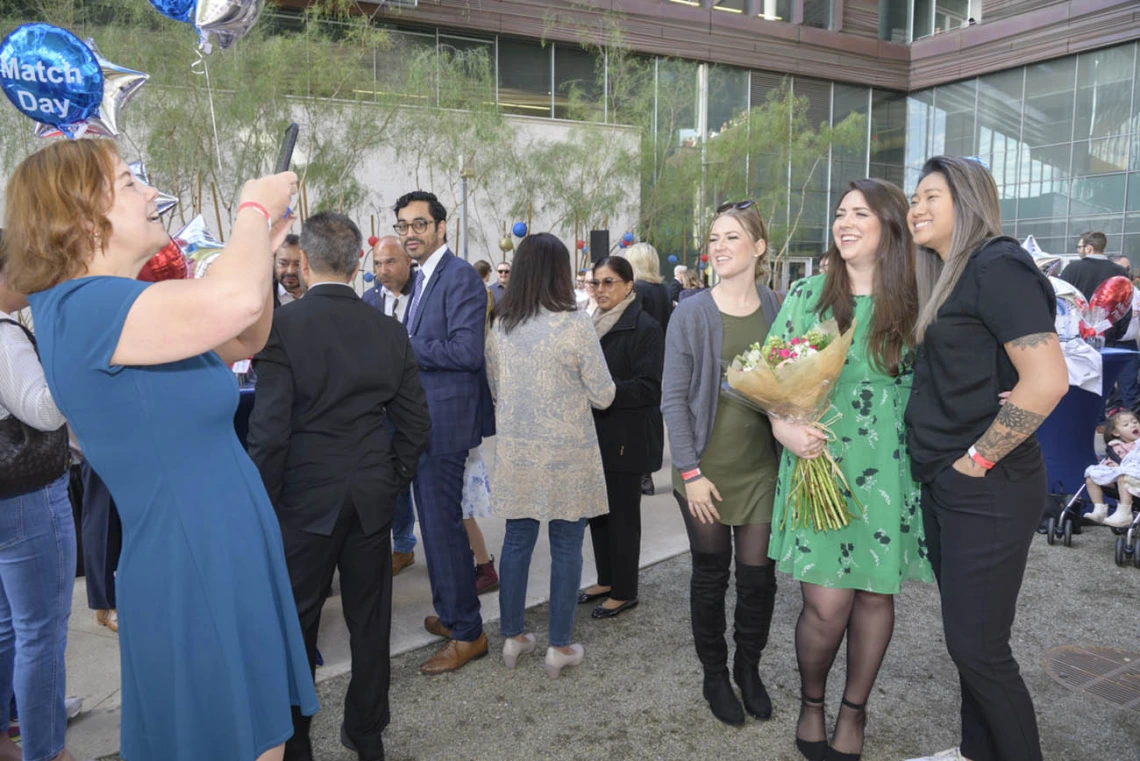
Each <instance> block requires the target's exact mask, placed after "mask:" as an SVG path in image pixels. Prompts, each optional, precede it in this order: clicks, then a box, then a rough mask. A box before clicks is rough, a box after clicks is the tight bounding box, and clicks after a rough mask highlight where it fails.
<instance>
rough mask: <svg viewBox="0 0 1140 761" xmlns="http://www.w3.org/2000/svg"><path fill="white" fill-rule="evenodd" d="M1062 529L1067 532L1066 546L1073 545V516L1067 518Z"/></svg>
mask: <svg viewBox="0 0 1140 761" xmlns="http://www.w3.org/2000/svg"><path fill="white" fill-rule="evenodd" d="M1061 530H1062V531H1063V532H1064V533H1065V546H1066V547H1072V546H1073V521H1072V519H1071V518H1066V519H1065V522H1064V523H1063V524H1062V526H1061Z"/></svg>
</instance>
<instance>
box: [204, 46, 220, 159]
mask: <svg viewBox="0 0 1140 761" xmlns="http://www.w3.org/2000/svg"><path fill="white" fill-rule="evenodd" d="M202 68H203V69H205V71H206V95H207V97H208V98H209V100H210V122H211V124H213V127H214V157H215V158H216V159H217V160H218V177H219V179H220V178H221V175H222V144H221V142H220V141H219V140H218V117H217V115H216V114H215V113H214V88H213V87H211V86H210V64H209V62H208V61H205V60H203V61H202Z"/></svg>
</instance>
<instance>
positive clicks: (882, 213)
mask: <svg viewBox="0 0 1140 761" xmlns="http://www.w3.org/2000/svg"><path fill="white" fill-rule="evenodd" d="M856 190H857V191H859V192H860V193H862V194H863V197H864V198H865V199H867V205H868V206H869V207H870V208H871V211H872V213H874V215H875V216H876V217H878V218H879V229H880V236H881V237H880V238H879V250H878V252H877V255H876V257H875V279H874V282H873V285H872V288H873V290H872V297H871V298H872V304H873V306H874V311H873V314H874V317H872V319H871V332H870V334H868V336H867V353H868V356H869V358H870V360H871V364H872V365H873V366H874V367H875V368H876V369H878V370H879V371H880V372H884V373H887V374H889V375H892V376H897V375H898V374H899V373H900V372H901V371H902V369H903V366H904V365H905V364H906V359H907V357H906V355H907V353H908V346H910V345H912V344H913V339H914V325H915V322H916V321H917V319H918V289H917V287H916V285H915V279H914V241H913V239H912V238H911V235H910V228H909V227H907V224H906V213H907V200H906V195H905V194H904V193H903V192H902V190H900V189H899V188H898V186H896V185H894V184H893V183H890V182H887V181H886V180H876V179H873V178H867V179H864V180H852V181H851V182H850V183H848V185H847V190H846V191H845V192H844V193H843V195H842V196H840V197H839V203H837V204H836V205H835V208H836V210H838V209H839V205H840V204H842V203H843V199H844V198H846V197H847V195H848V194H849V193H851V192H853V191H856ZM824 257H825V258H826V259H827V262H828V265H829V266H828V268H827V276H826V279H825V280H824V285H823V292H822V293H821V294H820V297H819V303H818V304H817V305H816V314H818V315H820V316H821V317H822V315H823V314H824V313H825V312H826V311H827V310H828V309H830V310H831V315H832V317H834V318H835V321H836V322H837V323H839V329H840V330H847V328H848V327H850V325H851V320H852V319H853V318H854V316H855V297H854V296H852V295H851V282H850V279H849V278H848V277H847V267H846V266H844V264H843V259H842V258H841V257H840V256H839V246H838V243H837V241H835V240H834V236H832V241H831V247H830V248H828V249H827V253H826V254H824Z"/></svg>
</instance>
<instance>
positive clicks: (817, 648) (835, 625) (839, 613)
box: [796, 583, 895, 753]
mask: <svg viewBox="0 0 1140 761" xmlns="http://www.w3.org/2000/svg"><path fill="white" fill-rule="evenodd" d="M800 588H801V590H802V591H803V598H804V607H803V610H802V611H800V618H799V620H798V621H797V622H796V661H797V662H798V664H799V669H800V683H801V689H802V690H803V694H804V695H805V696H806V697H808V698H823V697H825V695H826V691H827V675H828V673H829V672H830V671H831V665H832V663H834V661H835V654H836V653H837V652H838V651H839V645H840V643H841V642H842V641H843V634H844V632H846V634H847V682H846V685H845V686H844V689H843V696H844V698H845V699H846V700H847V701H848V702H849V703H854V704H855V705H863V704H865V703H866V702H867V698H868V697H869V696H870V694H871V687H872V686H874V684H875V677H876V676H877V675H878V673H879V667H880V666H881V665H882V663H883V656H884V655H886V652H887V646H888V645H889V644H890V642H891V634H892V633H893V632H894V628H895V599H894V597H893V596H892V595H881V594H875V593H873V592H857V591H855V590H852V589H831V588H828V587H821V586H817V585H815V584H806V583H805V584H801V585H800ZM865 718H866V713H865V711H864V710H862V709H853V708H851V707H849V706H846V705H841V706H840V709H839V715H838V718H837V719H836V722H835V732H834V733H833V734H832V736H831V746H832V747H833V748H835V750H837V751H840V752H841V753H859V752H861V751H862V749H863V724H864V721H865ZM826 733H827V729H826V725H825V716H824V709H823V704H822V703H819V704H812V703H806V702H805V703H803V704H802V705H801V708H800V718H799V723H798V724H797V726H796V736H797V737H799V738H800V739H802V740H809V741H812V740H814V741H819V740H823V739H825V738H826V736H827V735H826Z"/></svg>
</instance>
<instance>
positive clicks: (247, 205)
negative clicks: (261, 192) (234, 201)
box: [237, 201, 273, 227]
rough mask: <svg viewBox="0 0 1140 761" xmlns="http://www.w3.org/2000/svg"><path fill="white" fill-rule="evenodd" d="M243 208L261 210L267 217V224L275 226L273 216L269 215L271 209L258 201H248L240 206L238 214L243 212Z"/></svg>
mask: <svg viewBox="0 0 1140 761" xmlns="http://www.w3.org/2000/svg"><path fill="white" fill-rule="evenodd" d="M242 209H256V210H257V211H259V212H261V216H263V217H265V224H267V225H269V226H270V227H273V218H272V217H270V216H269V210H268V209H266V208H265V207H264V206H262V205H261V204H259V203H258V202H257V201H246V202H244V203H242V204H241V205H240V206H238V208H237V210H238V214H241V210H242Z"/></svg>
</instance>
